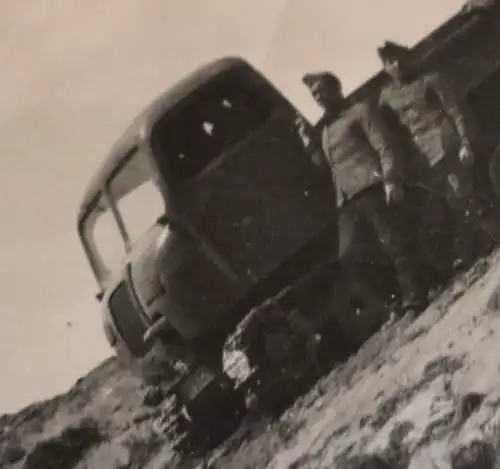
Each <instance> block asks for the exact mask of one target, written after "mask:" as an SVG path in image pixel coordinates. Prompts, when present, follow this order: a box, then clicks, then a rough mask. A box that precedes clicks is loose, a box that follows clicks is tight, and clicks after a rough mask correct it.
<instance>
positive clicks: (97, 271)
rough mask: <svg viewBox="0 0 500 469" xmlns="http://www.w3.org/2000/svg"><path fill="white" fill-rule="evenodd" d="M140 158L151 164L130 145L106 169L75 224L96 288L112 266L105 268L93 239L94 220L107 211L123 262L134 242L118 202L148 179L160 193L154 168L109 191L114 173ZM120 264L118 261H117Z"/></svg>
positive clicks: (116, 174) (104, 282)
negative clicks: (118, 236) (116, 230)
mask: <svg viewBox="0 0 500 469" xmlns="http://www.w3.org/2000/svg"><path fill="white" fill-rule="evenodd" d="M137 157H139V158H144V159H146V160H147V162H146V164H149V165H150V164H151V162H150V161H149V158H148V155H147V152H146V151H144V149H140V148H137V147H136V148H134V149H132V150H131V151H129V152H128V153H127V154H126V155H125V156H124V158H123V159H121V160H120V161H119V162H118V163H117V164H116V167H115V168H113V171H111V172H110V174H109V176H108V177H107V178H106V179H103V180H102V185H101V188H100V190H99V191H98V192H97V193H96V195H95V197H94V199H93V202H92V204H91V205H90V206H89V209H88V210H87V213H86V214H85V215H84V216H83V217H82V218H81V219H80V221H79V224H78V233H79V237H80V240H81V243H82V245H83V248H84V251H85V254H86V256H87V259H88V262H89V264H90V267H91V269H92V272H93V274H94V277H95V279H96V281H97V283H98V285H99V287H100V288H102V289H103V288H104V287H105V285H106V283H107V281H108V279H109V277H110V276H111V275H113V272H114V268H113V267H112V268H111V269H109V268H108V267H107V266H106V262H105V261H104V258H103V256H102V249H100V247H99V245H98V243H97V241H96V239H95V227H96V225H97V222H98V220H99V219H100V218H101V216H102V215H104V214H106V213H111V215H112V217H113V219H114V221H115V223H116V227H117V229H118V233H119V235H120V238H121V240H122V242H123V248H124V253H123V259H122V262H124V261H125V259H126V258H127V256H128V255H129V254H130V252H131V251H132V249H133V247H134V244H135V243H134V242H133V241H132V239H131V236H130V234H129V231H128V229H127V225H126V223H125V220H124V218H123V215H122V213H121V211H120V209H119V207H118V202H119V201H120V200H121V199H122V198H124V197H126V196H128V195H129V194H131V193H133V192H134V191H135V190H136V189H138V188H139V187H141V186H142V185H144V184H147V183H148V182H151V183H153V184H154V185H155V186H156V187H157V189H158V193H159V194H160V196H161V190H160V188H159V187H158V185H157V182H156V178H155V174H154V169H152V168H151V173H150V174H149V176H148V177H143V178H140V177H139V178H138V179H137V180H136V182H135V183H132V184H131V185H130V187H128V188H127V189H126V190H122V191H121V192H120V193H118V194H117V195H116V194H114V193H113V191H112V188H111V186H112V183H113V181H114V180H116V178H117V176H118V175H119V174H121V173H122V171H124V170H126V168H127V165H128V164H130V162H131V161H132V160H133V159H134V158H137ZM161 216H162V214H161V213H160V214H158V217H161ZM119 265H121V263H120V264H119Z"/></svg>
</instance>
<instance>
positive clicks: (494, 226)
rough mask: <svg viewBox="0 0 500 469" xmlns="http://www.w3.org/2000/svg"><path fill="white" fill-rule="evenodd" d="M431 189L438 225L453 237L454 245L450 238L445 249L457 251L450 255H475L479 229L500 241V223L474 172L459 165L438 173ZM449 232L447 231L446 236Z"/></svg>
mask: <svg viewBox="0 0 500 469" xmlns="http://www.w3.org/2000/svg"><path fill="white" fill-rule="evenodd" d="M429 190H430V194H431V198H432V199H433V200H434V203H433V208H432V210H431V211H433V212H434V216H435V215H436V214H437V216H438V218H439V219H436V220H433V224H434V225H435V227H448V228H449V229H450V230H451V234H452V236H453V244H450V243H449V242H448V243H447V246H448V247H445V245H444V244H446V241H445V242H444V243H443V246H441V249H448V250H450V249H451V248H452V247H453V250H454V252H452V251H450V255H455V256H458V257H459V258H463V259H467V258H468V257H471V256H474V249H473V244H474V238H475V236H476V233H477V232H482V233H483V234H485V235H487V236H488V237H490V238H492V239H494V240H495V241H498V240H499V239H500V223H499V222H498V220H496V217H495V214H494V213H493V211H492V210H490V209H489V207H488V206H487V204H485V203H484V202H483V201H481V198H480V197H479V194H478V191H477V190H476V187H475V186H474V180H473V175H472V171H471V170H470V169H467V168H464V167H461V166H460V165H457V167H456V168H454V169H453V170H452V171H448V172H446V173H444V174H438V175H437V176H436V178H435V179H434V180H432V181H430V184H429ZM431 218H432V217H431ZM447 234H449V233H443V236H444V237H446V235H447Z"/></svg>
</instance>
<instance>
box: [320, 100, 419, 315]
mask: <svg viewBox="0 0 500 469" xmlns="http://www.w3.org/2000/svg"><path fill="white" fill-rule="evenodd" d="M322 148H323V151H324V153H325V155H326V156H327V158H328V160H329V162H330V165H331V167H332V172H333V177H334V179H335V186H336V190H337V202H338V205H339V207H341V208H342V212H343V213H344V215H347V217H348V218H350V219H351V220H357V221H359V222H361V224H362V225H364V226H365V227H366V228H368V229H370V230H371V231H372V232H373V233H374V234H375V235H376V238H377V240H378V241H379V244H380V246H381V247H382V248H383V250H384V251H385V252H386V253H387V254H389V257H390V258H391V260H392V262H393V264H394V267H395V270H396V275H397V279H398V281H399V285H400V288H401V296H402V300H403V303H404V305H405V307H409V308H412V307H414V308H421V307H422V306H423V305H424V302H425V296H426V295H425V293H424V291H423V288H422V287H421V284H420V282H419V279H418V275H417V272H416V271H417V263H416V262H415V259H414V258H413V250H412V247H411V245H410V238H409V236H408V235H407V234H406V233H405V230H404V228H405V222H404V218H403V215H404V212H403V211H402V206H396V205H389V204H387V202H386V200H385V190H384V188H385V187H386V186H387V185H395V186H396V185H398V184H399V183H400V181H401V174H400V170H399V168H398V164H397V160H396V154H395V153H394V151H393V146H392V144H391V142H390V135H389V133H388V130H387V129H386V127H385V124H384V122H383V120H382V119H381V117H380V113H379V110H378V109H377V106H376V105H375V103H373V102H365V103H358V104H355V105H353V106H352V107H350V108H349V109H345V110H343V111H341V112H340V114H339V115H338V116H336V119H335V120H333V121H331V122H329V123H328V124H327V125H326V126H325V128H324V130H323V133H322Z"/></svg>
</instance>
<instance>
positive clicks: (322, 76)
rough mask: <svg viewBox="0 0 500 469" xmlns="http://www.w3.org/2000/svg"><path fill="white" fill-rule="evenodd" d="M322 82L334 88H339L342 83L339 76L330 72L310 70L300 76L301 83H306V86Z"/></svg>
mask: <svg viewBox="0 0 500 469" xmlns="http://www.w3.org/2000/svg"><path fill="white" fill-rule="evenodd" d="M318 82H320V83H322V84H325V85H327V86H329V87H335V88H336V89H339V90H340V89H341V88H342V84H341V82H340V79H339V77H337V76H336V75H334V74H333V73H332V72H312V73H306V74H305V75H304V76H303V77H302V83H304V85H306V86H307V87H308V88H310V87H311V86H313V85H314V84H315V83H318Z"/></svg>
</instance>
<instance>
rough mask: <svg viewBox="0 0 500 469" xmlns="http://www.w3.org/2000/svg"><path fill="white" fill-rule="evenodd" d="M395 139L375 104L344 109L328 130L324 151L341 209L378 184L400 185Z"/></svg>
mask: <svg viewBox="0 0 500 469" xmlns="http://www.w3.org/2000/svg"><path fill="white" fill-rule="evenodd" d="M391 138H392V136H391V134H390V133H389V130H388V128H387V127H386V124H385V122H384V120H383V119H382V117H381V114H380V111H379V109H378V107H377V105H376V103H374V102H372V101H367V102H362V103H357V104H354V105H353V106H351V107H349V108H347V109H344V110H343V111H341V113H340V114H339V115H338V117H337V118H336V119H335V120H334V121H331V122H330V123H328V124H327V125H326V126H325V127H324V129H323V133H322V148H323V151H324V152H325V155H326V157H327V158H328V160H329V162H330V165H331V167H332V172H333V176H334V179H335V185H336V189H337V201H338V204H339V206H342V205H343V204H344V203H345V202H346V201H347V200H349V199H351V198H352V197H354V196H355V195H356V194H358V193H360V192H361V191H363V190H364V189H367V188H368V187H371V186H373V185H375V184H398V183H399V181H400V177H401V176H400V169H399V165H398V163H397V160H396V158H397V155H396V152H395V151H394V148H395V147H394V146H393V144H392V141H391Z"/></svg>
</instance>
